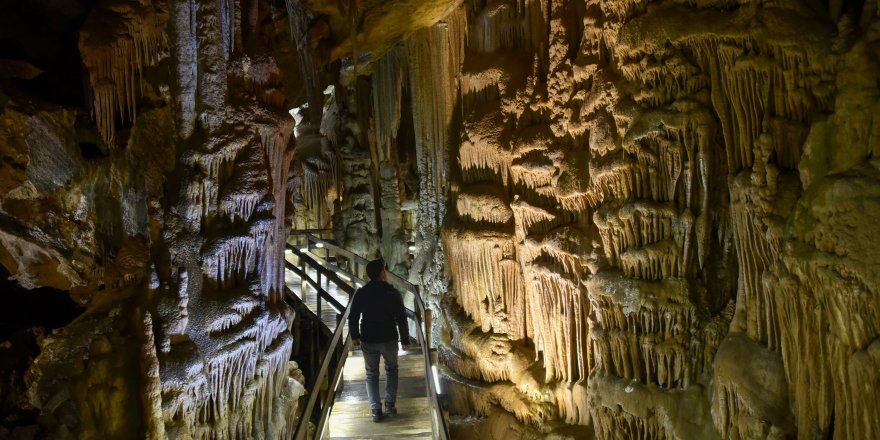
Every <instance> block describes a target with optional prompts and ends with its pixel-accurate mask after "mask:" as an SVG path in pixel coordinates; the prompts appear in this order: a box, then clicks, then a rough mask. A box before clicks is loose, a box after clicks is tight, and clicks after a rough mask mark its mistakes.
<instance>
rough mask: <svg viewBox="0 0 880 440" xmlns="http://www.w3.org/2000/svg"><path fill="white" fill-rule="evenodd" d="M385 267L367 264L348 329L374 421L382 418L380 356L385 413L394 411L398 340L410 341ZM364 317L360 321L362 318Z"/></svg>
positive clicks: (380, 262)
mask: <svg viewBox="0 0 880 440" xmlns="http://www.w3.org/2000/svg"><path fill="white" fill-rule="evenodd" d="M387 269H388V268H387V267H386V266H385V262H384V261H383V260H381V259H379V260H373V261H370V262H369V263H367V276H368V277H369V278H370V282H368V283H367V284H366V285H365V286H364V287H361V288H360V289H358V290H357V292H355V295H354V299H353V301H354V303H353V304H352V305H351V314H350V315H349V317H348V328H349V331H350V332H351V339H352V341H353V342H354V344H355V345H358V344H360V345H361V350H362V351H363V354H364V366H365V367H366V370H367V398H368V399H369V400H370V413H371V415H372V416H373V421H374V422H378V421H380V420H382V417H383V415H382V402H381V399H380V398H379V356H381V357H382V358H383V359H384V360H385V374H386V382H385V412H386V413H388V414H389V415H393V414H397V408H395V406H394V404H395V402H396V401H397V348H398V346H397V341H398V331H400V334H399V336H400V341H401V342H402V343H403V344H404V345H405V346H406V345H408V344H409V328H407V326H406V310H405V309H404V308H403V298H402V297H401V296H400V293H399V292H398V291H397V289H395V288H394V287H392V286H391V285H390V284H388V283H387V282H386V281H385V280H386V279H387V277H388V272H387ZM361 316H363V320H361Z"/></svg>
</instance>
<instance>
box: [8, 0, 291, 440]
mask: <svg viewBox="0 0 880 440" xmlns="http://www.w3.org/2000/svg"><path fill="white" fill-rule="evenodd" d="M51 3H52V4H49V2H36V3H34V4H33V5H31V6H27V7H26V6H12V5H5V6H4V9H7V10H6V12H4V13H3V14H2V15H3V16H4V19H3V21H9V22H10V23H9V24H10V26H9V27H8V28H4V29H7V30H4V31H3V36H2V38H3V46H4V51H6V50H7V48H8V52H4V54H3V56H2V57H0V58H3V59H2V60H0V65H2V68H0V81H2V89H0V90H2V93H0V111H2V113H3V116H2V120H0V139H2V141H0V151H2V155H3V158H4V159H3V163H2V164H0V166H2V168H3V171H2V173H0V174H2V176H3V177H2V178H0V243H2V247H0V263H2V265H3V271H2V273H3V274H4V275H6V276H4V281H3V282H4V290H5V292H4V295H5V296H4V299H6V298H8V299H9V300H10V301H12V303H13V305H14V307H16V308H17V309H16V310H12V312H11V313H10V317H11V318H12V319H10V320H6V319H4V325H3V334H2V336H0V339H2V342H0V358H3V359H4V361H3V362H0V371H2V374H3V375H4V379H3V384H4V385H2V386H0V391H2V396H3V397H2V401H0V405H2V406H0V412H2V414H3V416H2V417H0V437H2V438H7V437H9V438H139V437H142V438H151V439H153V438H155V439H160V438H205V439H207V438H217V439H225V438H290V437H291V436H292V430H293V429H294V428H295V426H296V425H295V423H296V421H297V414H296V410H297V406H298V405H297V404H298V400H299V397H300V396H301V395H302V393H303V382H304V380H303V378H302V375H301V374H300V373H299V370H298V368H297V366H296V364H295V363H293V362H290V361H289V359H290V354H291V349H292V337H291V332H290V326H291V325H292V322H293V316H292V311H291V309H289V308H288V307H287V306H286V305H285V303H284V302H283V299H282V298H283V289H284V284H283V280H284V277H283V270H284V266H283V252H284V246H285V242H286V239H287V235H288V231H289V229H290V222H291V217H292V211H291V207H290V203H289V200H290V199H291V191H290V188H292V184H291V169H290V166H291V163H292V161H293V152H294V146H295V144H296V142H295V139H294V137H293V129H294V123H295V121H294V119H293V118H292V117H291V116H290V115H289V114H288V113H287V106H286V98H285V96H286V95H285V92H284V89H283V86H282V78H283V77H284V76H285V74H284V73H283V72H282V70H281V69H280V67H279V65H278V64H277V63H276V61H275V59H274V57H273V52H272V51H271V49H272V47H273V45H274V44H275V43H276V42H277V41H284V42H286V41H288V40H289V35H288V34H286V29H287V26H286V23H287V18H286V12H285V9H284V8H283V7H282V8H280V9H279V8H276V5H274V3H272V2H266V1H254V2H234V1H225V0H223V1H211V0H207V1H171V2H151V1H146V0H144V1H109V0H108V1H103V2H97V3H96V2H71V3H72V4H71V5H69V6H68V7H67V8H66V9H65V8H63V7H59V6H58V5H55V2H51ZM28 22H36V23H42V24H41V26H42V27H35V28H33V29H27V28H26V27H25V26H23V24H26V23H28ZM276 23H283V26H276ZM276 28H277V29H280V31H279V30H276ZM80 66H83V67H84V70H83V73H82V78H80V77H79V75H78V73H71V72H80ZM66 76H72V77H71V78H67V77H66ZM80 80H82V81H80ZM83 84H86V85H87V87H85V88H83ZM293 86H294V87H299V85H298V84H293ZM7 277H8V278H9V281H6V280H5V278H7ZM7 292H8V293H7ZM50 307H51V308H53V309H48V310H47V308H50ZM5 313H7V312H4V317H6V316H7V315H6V314H5Z"/></svg>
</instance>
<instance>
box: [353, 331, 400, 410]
mask: <svg viewBox="0 0 880 440" xmlns="http://www.w3.org/2000/svg"><path fill="white" fill-rule="evenodd" d="M361 350H362V352H363V353H364V366H365V367H366V370H367V398H369V399H370V409H371V410H376V409H382V400H381V399H380V398H379V397H380V396H379V356H380V355H381V356H382V358H383V359H384V360H385V374H386V377H385V379H386V381H385V403H386V404H387V405H392V406H393V405H394V404H395V403H396V402H397V341H392V342H380V343H378V344H370V343H368V342H363V343H361Z"/></svg>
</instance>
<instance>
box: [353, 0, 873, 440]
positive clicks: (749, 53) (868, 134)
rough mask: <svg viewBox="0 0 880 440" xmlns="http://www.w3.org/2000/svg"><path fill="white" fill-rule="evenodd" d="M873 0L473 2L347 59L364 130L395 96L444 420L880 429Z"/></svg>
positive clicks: (738, 430) (705, 434)
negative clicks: (432, 315)
mask: <svg viewBox="0 0 880 440" xmlns="http://www.w3.org/2000/svg"><path fill="white" fill-rule="evenodd" d="M878 13H880V11H878V4H877V2H875V1H867V2H819V1H816V2H802V1H794V0H792V1H773V2H770V1H744V0H743V1H709V0H707V1H690V2H683V1H638V0H632V1H611V0H607V1H561V0H559V1H539V0H529V1H520V2H512V1H509V2H508V1H501V0H498V1H467V2H464V3H463V4H461V5H460V6H459V7H458V8H457V9H455V10H453V11H451V12H450V13H449V15H447V16H446V17H445V18H444V19H442V20H441V21H440V22H438V23H437V24H435V25H433V26H429V27H427V28H425V29H422V30H419V31H416V32H414V33H413V34H412V35H410V36H409V37H408V38H406V39H405V40H404V41H403V42H401V43H399V44H398V45H396V46H394V47H392V48H391V49H389V50H388V51H386V52H384V53H383V52H381V51H379V52H374V53H373V54H372V55H373V58H372V59H369V58H367V59H365V60H364V61H362V62H363V64H364V65H362V66H357V65H356V66H351V65H350V64H349V65H347V66H344V67H343V68H342V69H341V72H342V73H341V75H340V76H341V77H342V80H340V81H339V82H337V84H336V88H337V94H338V93H339V92H338V90H339V89H340V88H345V87H347V88H348V89H349V90H350V92H349V93H355V92H354V90H355V89H357V91H356V93H357V94H358V96H359V97H360V98H359V101H360V102H363V101H367V100H371V101H372V103H373V105H372V107H371V108H366V107H365V106H364V105H351V106H349V107H348V108H347V110H345V111H346V112H347V114H348V115H349V117H351V118H353V119H354V120H356V121H357V127H358V128H357V129H359V130H361V131H360V133H361V136H363V137H362V138H361V140H360V142H361V144H362V145H363V146H364V150H365V151H366V149H367V148H368V146H369V145H370V144H374V146H373V148H376V147H375V145H379V148H378V150H379V151H382V146H383V145H385V144H386V143H388V140H389V139H392V140H393V139H395V137H396V134H395V132H396V130H398V125H397V124H398V123H399V121H400V119H401V114H406V113H407V112H405V111H403V110H402V109H404V108H409V109H411V112H410V113H411V115H412V117H413V122H412V123H413V127H414V137H413V138H412V140H411V142H412V143H413V144H414V145H413V146H414V148H415V151H416V154H417V157H418V160H417V164H418V168H417V172H418V178H419V186H418V210H417V216H416V218H417V221H416V225H417V226H416V229H415V231H414V232H413V237H415V243H416V248H417V250H416V252H415V255H414V256H413V259H412V263H411V272H410V277H411V278H412V279H413V280H416V281H419V282H421V283H422V285H423V288H424V289H425V291H426V293H428V294H429V295H430V296H431V298H432V302H433V304H434V307H436V308H438V309H440V310H442V312H441V315H442V316H441V317H440V319H439V321H440V323H439V324H438V326H439V330H440V331H439V332H438V334H439V336H438V338H439V339H438V342H440V344H441V346H442V347H441V354H442V356H441V358H442V360H443V362H444V363H445V364H446V366H447V368H448V369H447V374H446V378H445V381H444V387H445V388H446V390H448V394H449V399H450V402H449V409H450V410H451V414H452V420H453V432H454V433H455V434H456V436H460V437H462V438H464V437H474V438H476V437H481V438H499V439H500V438H516V437H523V438H532V437H543V436H548V435H559V436H562V437H567V436H568V437H575V438H588V437H589V436H591V435H595V436H596V437H598V438H694V439H704V438H730V439H740V438H791V437H803V438H813V437H822V438H828V437H830V438H840V439H845V438H872V437H875V436H876V435H877V432H878V429H880V422H878V421H880V418H878V417H877V415H878V414H880V407H878V405H877V402H878V394H877V391H876V390H877V387H876V386H877V385H878V382H877V381H878V374H877V371H880V369H878V366H880V357H878V351H877V350H878V349H877V347H878V342H877V341H878V336H880V328H878V324H877V323H878V322H880V320H878V317H880V316H878V313H880V291H878V288H877V286H878V285H880V284H878V283H877V280H876V279H875V278H876V275H875V274H876V273H878V272H877V270H876V269H877V267H875V266H876V263H875V262H876V261H877V257H878V255H880V241H878V240H877V239H876V238H875V237H874V236H875V235H876V233H877V228H876V227H875V226H874V225H873V223H872V221H871V218H873V217H874V216H876V215H878V214H880V206H878V205H877V203H876V201H877V197H876V193H877V185H876V183H877V178H878V177H880V173H878V168H877V166H878V164H877V163H876V159H875V154H876V150H877V148H878V147H880V144H878V140H877V139H878V138H877V136H876V135H875V134H874V131H873V130H875V129H877V127H878V120H880V119H878V118H880V116H878V115H880V112H878V100H877V98H878V78H880V71H878V59H877V53H878V52H877V49H878V47H880V46H878V42H877V38H878V33H877V32H878V29H880V28H878V26H880V20H878ZM355 75H360V76H358V79H357V80H356V81H354V80H352V77H354V76H355ZM365 81H369V84H370V88H371V90H372V94H371V95H369V96H368V97H365V96H364V95H365V92H364V89H365V86H364V85H363V83H364V82H365ZM355 82H356V83H357V86H356V87H355V86H352V85H351V84H353V83H355ZM352 115H353V116H352ZM363 133H366V136H364V135H363ZM397 141H398V142H400V141H401V139H398V140H397ZM379 154H381V153H379ZM373 159H374V160H375V159H376V157H373ZM343 162H344V161H343ZM391 162H392V164H393V163H394V162H393V161H391ZM397 165H398V167H397V168H398V170H401V169H405V166H403V165H402V164H397ZM372 173H373V178H375V179H377V180H379V177H380V176H381V178H383V179H384V178H387V177H389V176H391V177H392V178H393V173H390V172H389V173H386V172H385V171H384V168H383V169H382V171H379V170H378V168H377V169H374V170H372ZM343 174H344V173H343ZM364 180H365V181H367V180H369V178H368V177H365V178H364ZM393 191H394V189H393V186H392V187H386V186H382V185H376V186H374V187H373V195H374V199H381V200H382V203H388V200H391V203H394V199H393V198H391V199H388V198H387V196H388V195H389V194H388V193H389V192H393ZM341 195H342V197H343V198H344V197H346V195H345V191H342V193H341ZM384 215H385V214H384V213H383V216H384ZM394 221H398V222H399V221H400V220H399V219H398V220H394ZM386 222H388V220H385V217H383V220H382V224H383V226H384V224H385V223H386ZM392 223H393V221H392ZM381 232H383V233H384V234H388V233H389V232H393V231H390V230H384V231H381ZM340 234H342V235H343V236H344V234H345V231H344V230H343V231H341V232H340ZM468 416H477V417H476V418H473V417H468Z"/></svg>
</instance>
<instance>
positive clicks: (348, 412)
mask: <svg viewBox="0 0 880 440" xmlns="http://www.w3.org/2000/svg"><path fill="white" fill-rule="evenodd" d="M308 255H309V256H311V257H312V258H314V259H315V260H319V261H322V263H323V259H322V258H321V256H319V255H316V254H314V253H311V252H310V253H308ZM285 258H286V260H287V261H288V262H290V263H291V264H294V265H296V266H297V267H299V261H298V258H297V256H296V255H293V254H292V253H290V252H289V251H288V252H287V253H286V254H285ZM306 273H307V274H308V276H309V277H310V278H311V279H313V280H317V273H316V271H315V270H314V269H312V268H310V267H309V266H308V265H307V266H306ZM284 278H285V279H284V281H285V284H287V287H288V288H289V289H290V290H291V291H292V292H293V293H294V294H295V295H296V296H297V297H299V298H300V299H301V300H302V301H303V303H304V304H305V305H306V306H307V307H308V308H309V310H311V311H312V312H314V313H315V314H316V315H320V318H321V321H322V322H323V323H324V324H325V325H326V326H327V327H328V328H329V329H330V332H333V331H335V330H336V326H337V325H338V324H337V319H338V316H339V314H340V313H342V311H337V310H336V309H335V308H334V307H333V306H332V305H331V304H330V303H329V302H327V301H326V300H321V308H320V313H318V301H317V298H318V292H317V291H316V290H315V288H314V287H313V286H312V285H310V284H309V283H303V282H302V280H301V279H300V277H299V276H298V275H297V274H296V273H295V272H294V271H292V270H290V269H287V270H285V274H284ZM303 287H305V289H303ZM321 287H323V288H324V290H325V291H327V292H328V293H330V295H331V296H333V298H335V299H336V300H337V301H339V303H340V304H342V305H347V304H348V301H349V297H348V294H346V293H345V292H344V291H342V290H341V289H337V287H336V285H335V284H334V283H332V282H330V283H328V282H327V281H326V278H324V279H322V282H321ZM408 299H409V301H408V302H410V303H411V302H412V299H411V298H408ZM342 325H343V326H344V328H343V330H344V331H345V332H346V334H347V333H348V328H347V327H348V323H347V322H343V323H342ZM399 353H400V355H399V357H398V364H399V370H398V388H397V415H394V416H388V415H387V414H386V415H385V419H384V420H382V421H381V422H379V423H375V422H373V420H372V417H371V415H370V405H369V402H368V399H367V390H366V377H365V370H364V358H363V355H362V354H361V351H360V348H355V349H353V350H352V351H351V352H350V353H349V356H348V359H347V361H346V362H345V366H344V367H343V372H342V379H341V383H340V385H339V388H338V391H337V394H336V396H335V400H334V403H333V407H332V410H331V413H330V417H329V420H328V423H327V424H326V425H325V429H324V432H323V433H322V435H321V436H320V437H318V438H324V439H326V438H330V439H337V440H342V439H432V438H433V432H432V427H431V412H430V402H429V400H428V394H427V390H426V387H425V375H426V372H425V363H424V362H425V360H424V357H423V355H422V352H421V350H414V351H407V352H403V351H401V352H399ZM380 370H381V375H380V380H379V389H380V393H381V395H382V396H384V395H385V369H384V365H382V366H381V367H380ZM383 410H384V408H383Z"/></svg>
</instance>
